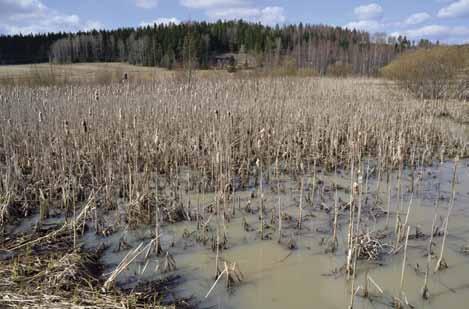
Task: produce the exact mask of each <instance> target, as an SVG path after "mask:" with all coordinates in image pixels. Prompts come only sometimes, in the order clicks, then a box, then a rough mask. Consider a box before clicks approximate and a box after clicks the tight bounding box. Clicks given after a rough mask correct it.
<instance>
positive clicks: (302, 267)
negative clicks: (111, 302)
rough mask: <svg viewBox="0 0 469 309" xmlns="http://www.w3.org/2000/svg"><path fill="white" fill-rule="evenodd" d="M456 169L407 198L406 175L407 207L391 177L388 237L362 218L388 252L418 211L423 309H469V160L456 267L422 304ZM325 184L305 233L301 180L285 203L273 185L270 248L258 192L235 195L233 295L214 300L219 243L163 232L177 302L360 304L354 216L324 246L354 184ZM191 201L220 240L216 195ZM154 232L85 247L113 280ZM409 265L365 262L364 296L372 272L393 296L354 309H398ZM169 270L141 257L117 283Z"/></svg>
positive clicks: (451, 253)
mask: <svg viewBox="0 0 469 309" xmlns="http://www.w3.org/2000/svg"><path fill="white" fill-rule="evenodd" d="M453 165H454V164H453V162H445V163H443V164H441V166H439V164H438V163H435V164H434V166H432V167H426V168H424V169H423V170H422V171H421V173H420V174H421V178H420V181H418V182H417V184H416V186H415V188H416V189H415V192H414V194H412V193H410V192H409V190H408V189H409V188H410V183H409V182H410V178H409V174H408V173H407V172H404V177H403V183H402V195H401V201H400V202H399V198H398V194H397V189H396V175H391V184H392V185H391V186H392V190H391V203H390V210H391V211H390V215H389V225H388V228H387V229H386V215H385V214H384V213H383V212H382V211H381V212H380V211H379V209H378V208H376V209H375V211H376V217H373V214H372V213H368V212H364V213H363V219H362V220H363V229H366V230H367V231H369V232H374V231H387V232H389V233H387V234H388V236H387V237H384V238H383V239H382V240H381V241H382V242H383V243H386V244H389V248H391V246H392V245H393V244H394V241H395V240H394V236H393V235H394V233H393V229H394V225H395V221H396V211H397V209H398V207H399V206H398V205H399V204H400V205H401V208H402V217H405V216H406V213H407V209H408V207H409V205H410V210H409V221H408V223H409V224H410V225H411V226H412V230H411V236H413V235H415V234H416V231H415V227H419V229H420V231H421V233H423V236H421V237H419V238H417V239H413V237H411V239H410V240H409V244H408V252H407V262H406V267H405V276H404V284H403V287H404V288H403V290H404V292H405V295H406V297H407V299H408V302H409V303H410V304H412V305H413V306H415V308H428V309H437V308H443V307H447V308H467V304H468V303H469V256H467V255H464V254H463V253H462V251H461V249H462V248H463V246H467V245H469V224H468V222H469V166H468V165H469V161H467V160H463V161H460V162H459V163H458V169H457V177H456V180H457V182H456V195H455V204H454V209H453V211H452V214H451V217H450V221H449V232H448V233H449V234H448V238H447V248H446V251H445V255H444V256H445V260H446V262H447V263H448V266H449V268H448V269H446V270H443V271H440V272H437V273H433V271H432V273H431V275H430V279H429V283H428V287H429V290H430V299H429V300H426V301H424V300H423V299H422V298H421V297H420V291H421V288H422V286H423V280H424V271H425V268H426V265H427V258H426V252H427V247H428V237H426V236H428V235H429V234H430V230H431V225H432V220H433V217H434V214H435V212H434V209H435V208H434V205H435V201H436V200H437V199H438V196H440V198H439V209H438V220H437V226H441V224H442V222H443V220H444V218H445V216H446V213H447V209H448V206H449V202H450V198H451V181H452V173H453ZM316 177H317V179H318V180H320V181H319V184H318V185H317V188H316V190H315V193H314V195H312V192H313V191H312V183H313V176H312V175H308V176H307V177H305V178H304V186H305V190H304V195H303V220H304V221H303V223H302V229H301V230H298V229H297V228H296V220H297V217H298V209H299V208H298V205H299V201H300V195H301V194H300V190H299V185H298V184H299V181H298V179H297V180H296V181H293V180H291V179H287V178H285V177H283V178H281V179H280V187H281V191H280V192H281V193H280V194H277V193H276V187H277V182H276V180H273V179H271V180H270V184H269V183H264V186H263V187H264V193H265V202H264V205H265V208H266V210H267V212H266V214H265V222H266V223H267V225H266V229H265V234H266V235H267V236H268V238H270V239H267V240H261V239H260V237H259V233H258V229H259V212H258V211H257V210H258V208H259V205H260V198H259V192H256V193H255V194H254V193H253V192H254V189H253V188H247V189H246V190H244V191H238V192H236V193H235V194H234V196H232V198H231V200H230V201H229V202H228V205H227V209H229V213H230V215H229V217H230V220H229V222H228V220H227V221H226V224H225V227H223V224H221V222H220V226H221V229H222V230H223V231H225V232H226V235H227V239H228V241H227V245H226V249H225V250H221V251H220V257H221V261H223V260H227V261H230V262H236V263H237V265H238V266H239V269H240V270H241V272H242V273H243V275H244V281H243V283H242V284H240V285H239V286H236V287H234V288H233V289H230V290H229V291H228V290H227V289H226V288H225V281H224V280H220V281H219V283H218V284H217V285H216V286H215V288H214V289H213V290H212V291H211V293H210V295H209V296H208V297H206V295H207V292H208V291H209V290H210V289H211V287H212V285H213V283H214V277H215V257H216V254H215V252H214V251H212V249H211V248H210V240H209V241H208V242H207V243H205V244H203V243H201V242H198V241H196V237H195V235H196V224H195V222H187V221H184V222H181V223H175V224H165V225H163V226H162V228H161V233H162V235H161V241H162V247H163V250H164V251H168V252H169V253H170V254H171V255H172V256H173V257H174V259H175V261H176V264H177V270H176V271H175V273H176V274H178V275H180V276H181V278H182V283H181V284H180V285H179V287H178V288H177V289H176V291H173V293H174V294H173V295H174V297H175V298H176V297H189V296H190V297H193V298H194V299H195V301H196V302H198V303H199V307H201V308H227V309H231V308H311V307H314V308H331V309H334V308H347V306H348V305H349V303H350V299H351V297H350V291H351V281H350V280H349V281H347V280H346V275H345V274H344V273H343V272H340V269H341V267H343V266H344V264H345V261H346V247H347V227H346V223H347V216H348V211H343V213H341V214H340V216H339V220H338V222H339V227H340V229H339V235H338V243H339V247H338V250H337V251H336V253H334V254H330V253H328V254H326V253H325V246H324V245H323V244H322V243H324V240H326V241H327V240H328V239H330V238H331V232H332V228H331V222H332V218H333V213H334V192H333V191H332V189H331V188H333V187H332V186H331V185H332V184H333V183H338V184H339V188H341V189H339V191H338V197H339V201H340V203H339V204H343V203H346V202H347V201H348V199H349V193H348V187H349V186H350V177H349V176H347V175H346V174H344V175H338V176H333V175H330V174H327V173H325V172H322V171H318V173H317V175H316ZM375 178H376V177H370V179H369V180H368V193H369V200H368V201H367V203H369V204H372V203H374V201H375V200H374V197H373V194H374V192H375V189H376V187H377V182H376V179H375ZM438 187H440V190H439V191H438ZM386 188H387V187H386V183H382V185H381V190H380V193H379V195H378V196H379V200H380V201H381V202H380V203H378V206H379V207H381V208H383V209H385V208H386V207H387V205H386V201H387V190H386ZM438 192H439V193H438ZM311 197H313V199H312V201H313V202H311ZM182 199H183V201H184V203H187V204H189V202H190V205H197V203H200V205H201V206H200V208H201V211H202V213H204V216H203V217H204V218H203V220H201V221H203V222H202V223H207V222H208V224H207V226H209V227H211V230H210V231H208V232H207V236H208V238H209V239H210V237H213V235H214V234H215V227H216V222H215V221H216V216H215V215H213V214H212V215H210V214H209V213H206V212H205V211H204V209H205V208H207V205H210V204H213V201H214V199H215V197H214V195H213V194H206V195H200V194H185V195H183V197H182ZM279 199H280V205H281V209H282V212H284V213H285V215H284V220H282V224H283V237H282V243H283V244H279V243H278V242H277V240H278V231H277V228H276V226H277V223H275V222H273V223H272V224H271V218H272V216H273V217H274V218H276V216H277V213H278V208H277V207H278V202H279ZM411 200H412V202H411V203H410V201H411ZM248 204H249V205H250V207H251V208H252V209H253V211H252V213H250V212H247V211H246V210H245V209H246V205H248ZM233 208H234V214H233ZM379 214H381V215H379ZM117 217H118V214H107V215H106V218H105V221H107V222H110V223H112V222H114V221H115V222H117V221H116V220H117ZM35 220H36V221H37V218H35V217H33V218H30V219H27V220H23V222H22V223H21V224H20V225H19V226H17V227H10V228H11V229H12V231H11V232H13V233H23V232H26V231H27V230H28V229H30V228H31V227H32V226H34V225H35ZM244 220H245V222H246V223H247V224H248V225H249V231H246V230H245V228H244V224H243V221H244ZM62 221H63V217H61V216H57V217H55V218H52V219H49V220H48V221H46V222H45V224H55V223H60V222H62ZM90 226H91V224H90ZM13 230H14V231H13ZM153 230H154V227H150V226H141V227H139V228H138V229H136V230H125V229H124V228H123V227H119V228H116V232H115V233H113V234H112V235H110V236H108V237H104V236H97V235H96V234H95V232H94V230H93V228H90V229H89V231H88V232H86V233H85V235H84V237H83V238H82V239H81V242H83V243H84V245H85V247H96V246H99V245H101V244H104V245H106V247H107V249H106V250H105V251H104V254H103V256H102V258H101V263H102V264H103V265H104V266H105V273H110V272H112V271H113V270H114V269H115V267H116V266H117V265H118V264H119V263H120V261H121V260H122V259H123V258H124V257H125V255H126V254H127V253H128V252H129V250H131V249H132V248H135V247H136V246H138V245H139V244H140V243H141V242H144V243H148V242H149V240H150V239H151V237H152V233H153ZM363 232H365V231H363ZM123 239H124V240H125V243H126V244H128V245H129V246H130V247H128V248H124V249H121V250H118V247H119V242H120V241H121V240H123ZM289 241H292V242H294V243H295V244H296V249H294V250H290V249H287V247H286V245H285V243H287V242H289ZM441 242H442V237H441V236H439V237H436V238H435V239H434V243H435V244H436V246H434V247H433V251H434V254H435V258H433V259H432V266H431V269H432V270H433V269H434V267H435V263H436V258H437V256H438V254H439V252H440V248H441ZM401 245H402V244H401ZM388 251H390V249H389V250H388ZM402 261H403V250H400V251H399V252H398V253H397V254H383V256H382V258H381V259H379V260H378V261H371V262H368V261H361V260H360V261H358V262H357V278H356V280H355V282H354V285H355V288H357V287H360V288H361V289H363V288H364V285H365V273H366V272H368V275H369V277H371V278H372V279H373V280H374V281H375V282H376V283H377V284H378V285H379V286H380V288H382V290H383V292H384V293H383V294H381V293H380V292H379V291H378V290H377V289H376V288H375V287H374V286H372V285H369V293H370V297H369V298H363V297H361V296H360V295H361V294H362V293H361V292H360V291H359V292H358V293H357V296H356V297H355V299H354V308H363V309H368V308H389V304H391V301H392V297H394V296H398V295H399V292H400V282H401V270H402ZM161 263H162V258H157V257H150V259H149V262H148V263H145V262H144V259H143V257H140V258H138V259H137V260H136V261H135V262H134V263H133V264H131V265H130V266H129V268H128V269H127V270H126V271H125V272H123V273H122V274H120V275H119V277H118V284H119V285H121V286H126V287H132V286H135V285H136V284H137V283H139V282H143V281H145V280H152V279H155V278H161V277H164V276H166V274H162V273H161V271H160V269H161V268H158V265H160V266H161ZM362 291H363V290H362Z"/></svg>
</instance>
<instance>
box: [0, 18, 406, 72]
mask: <svg viewBox="0 0 469 309" xmlns="http://www.w3.org/2000/svg"><path fill="white" fill-rule="evenodd" d="M411 47H412V44H411V42H410V41H409V40H407V39H406V38H405V37H398V38H388V37H385V36H379V37H377V36H373V37H372V36H371V35H370V34H369V33H367V32H363V31H357V30H349V29H344V28H340V27H331V26H325V25H303V24H298V25H288V26H277V27H269V26H264V25H261V24H256V23H248V22H244V21H241V20H240V21H218V22H215V23H207V22H190V23H181V24H178V25H176V24H169V25H162V24H161V25H156V24H155V25H153V26H146V27H140V28H121V29H116V30H101V31H90V32H79V33H70V34H67V33H56V34H38V35H14V36H1V37H0V64H21V63H38V62H47V61H50V62H53V63H78V62H128V63H130V64H136V65H144V66H159V67H165V68H169V69H171V68H174V67H177V66H181V65H182V64H184V63H191V64H193V65H194V66H195V67H198V68H201V69H204V68H210V67H211V66H212V65H214V59H215V58H216V56H217V55H223V54H226V53H245V54H250V55H252V56H254V57H255V58H256V63H257V65H259V66H276V65H280V64H282V63H283V62H285V61H289V62H290V63H294V64H295V65H296V66H297V67H298V68H310V69H314V70H315V71H317V72H318V73H321V74H325V73H327V71H328V70H329V69H330V68H331V67H332V66H338V65H340V66H346V67H347V68H348V69H349V70H350V71H351V73H354V74H357V75H371V74H374V73H376V72H377V71H378V69H380V68H381V67H383V66H384V65H386V64H388V63H389V62H390V61H391V60H392V59H394V58H395V57H396V55H398V54H399V53H401V52H402V51H404V50H406V49H408V48H411Z"/></svg>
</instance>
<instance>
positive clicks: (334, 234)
mask: <svg viewBox="0 0 469 309" xmlns="http://www.w3.org/2000/svg"><path fill="white" fill-rule="evenodd" d="M338 206H339V193H338V190H337V186H336V188H335V198H334V227H333V232H332V246H333V251H335V250H336V249H337V243H338V241H337V220H338V217H339V209H338V208H339V207H338Z"/></svg>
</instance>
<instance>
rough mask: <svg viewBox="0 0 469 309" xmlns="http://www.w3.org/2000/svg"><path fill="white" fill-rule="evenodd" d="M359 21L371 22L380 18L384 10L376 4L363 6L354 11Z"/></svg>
mask: <svg viewBox="0 0 469 309" xmlns="http://www.w3.org/2000/svg"><path fill="white" fill-rule="evenodd" d="M353 12H354V13H355V16H357V18H358V19H359V20H371V19H376V18H380V17H381V16H382V15H383V8H382V7H381V6H380V5H379V4H376V3H371V4H368V5H361V6H359V7H356V8H355V9H354V11H353Z"/></svg>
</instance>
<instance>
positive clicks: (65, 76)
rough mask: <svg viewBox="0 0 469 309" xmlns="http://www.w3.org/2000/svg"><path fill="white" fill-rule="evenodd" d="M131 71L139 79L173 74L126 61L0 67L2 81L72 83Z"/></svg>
mask: <svg viewBox="0 0 469 309" xmlns="http://www.w3.org/2000/svg"><path fill="white" fill-rule="evenodd" d="M124 73H127V74H128V76H129V78H131V79H135V80H154V79H159V78H166V77H168V76H171V75H172V73H171V72H170V71H167V70H165V69H160V68H150V67H142V66H134V65H130V64H125V63H79V64H69V65H55V64H48V63H41V64H33V65H30V64H28V65H8V66H0V84H11V85H14V84H30V85H34V84H38V85H41V84H42V85H47V84H50V85H53V84H70V83H90V84H92V83H110V82H116V81H119V80H121V79H123V77H124Z"/></svg>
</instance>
